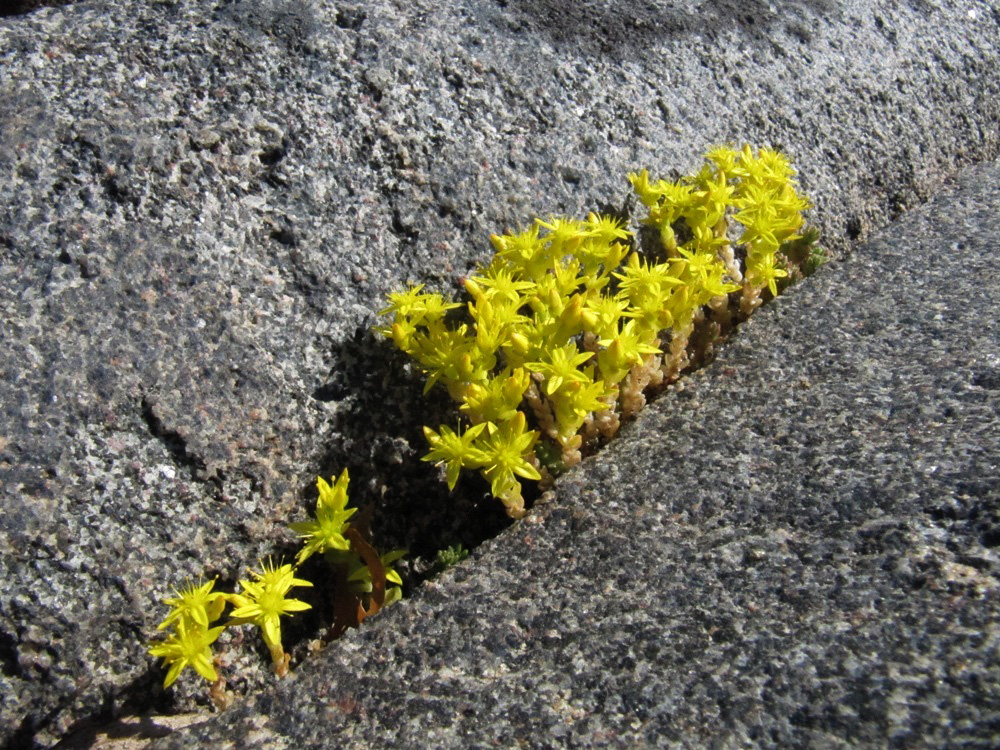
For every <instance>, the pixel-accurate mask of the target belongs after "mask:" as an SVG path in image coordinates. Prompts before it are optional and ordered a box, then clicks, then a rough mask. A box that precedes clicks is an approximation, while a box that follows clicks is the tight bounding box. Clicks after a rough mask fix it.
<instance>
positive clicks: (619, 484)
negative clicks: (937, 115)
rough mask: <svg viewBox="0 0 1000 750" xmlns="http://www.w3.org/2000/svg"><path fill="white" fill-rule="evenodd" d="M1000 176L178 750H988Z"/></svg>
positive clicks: (800, 291) (826, 274)
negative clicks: (472, 551)
mask: <svg viewBox="0 0 1000 750" xmlns="http://www.w3.org/2000/svg"><path fill="white" fill-rule="evenodd" d="M998 216H1000V162H994V163H992V164H989V165H984V166H980V167H978V168H975V169H971V170H969V171H968V172H965V173H963V174H962V175H961V178H960V182H959V185H958V186H957V188H956V189H954V190H948V191H946V192H944V193H942V194H939V195H938V196H936V197H935V198H934V199H932V200H931V202H930V203H929V204H928V205H926V206H924V207H921V208H918V209H915V210H913V211H911V212H908V213H907V214H906V215H905V216H904V217H903V218H902V219H900V220H899V221H897V222H896V223H895V224H893V225H890V226H889V227H888V228H887V229H886V230H885V231H884V232H882V233H879V234H878V235H877V236H876V238H875V239H873V241H871V242H869V243H867V244H865V245H864V246H863V247H862V248H860V249H859V251H858V252H857V253H855V254H854V255H852V256H851V257H850V258H848V259H847V260H844V261H842V262H837V263H835V264H833V265H832V266H828V267H825V268H823V269H822V270H821V271H820V272H819V273H818V274H817V275H816V276H814V277H812V278H810V279H808V280H807V281H806V282H804V283H802V284H801V285H800V286H798V287H796V288H795V289H793V290H792V291H790V292H789V293H787V294H786V295H784V296H782V297H780V298H779V299H778V300H777V301H776V302H774V303H772V304H771V305H770V306H769V307H767V308H766V309H764V310H763V311H761V312H760V313H759V314H758V315H756V316H755V317H754V318H752V319H751V320H750V322H748V323H747V324H746V325H745V326H744V328H743V329H742V330H741V331H740V333H739V334H738V335H737V340H736V341H734V342H733V344H732V345H731V346H730V347H729V348H728V349H727V350H726V351H725V352H724V353H722V354H721V355H720V356H719V358H718V359H717V360H716V361H715V362H714V363H713V364H712V365H710V366H709V367H708V368H707V369H705V370H703V371H701V372H700V373H698V374H697V375H695V376H692V377H690V378H689V379H688V380H686V381H685V382H684V383H683V385H680V386H677V387H674V388H673V389H672V390H670V391H669V392H668V393H667V394H666V395H665V396H664V397H663V398H661V399H660V400H658V401H657V402H656V403H655V404H653V405H652V406H651V407H649V408H648V409H647V410H646V411H645V412H643V413H642V414H641V415H640V416H639V418H638V419H637V421H636V422H635V423H633V424H631V425H630V426H628V427H627V428H626V429H624V430H623V432H622V434H621V435H620V436H619V438H618V439H617V440H616V441H615V442H614V443H613V444H611V445H610V446H609V447H608V448H607V449H606V450H605V451H603V452H602V453H600V454H599V455H597V456H596V457H594V458H593V459H591V460H588V461H586V462H584V463H583V464H582V465H581V466H580V467H579V468H577V469H575V470H574V471H572V472H571V473H569V474H567V475H565V476H564V477H562V478H561V479H560V480H559V481H558V482H557V483H556V487H555V490H554V492H553V493H552V495H551V497H550V498H549V499H548V501H547V502H545V503H543V504H540V505H536V507H535V509H534V511H533V512H532V514H531V515H530V516H529V517H528V518H527V519H526V520H525V521H524V522H523V523H521V524H519V525H517V526H515V527H513V528H511V529H509V530H507V531H505V532H504V533H503V534H501V535H500V536H498V537H497V538H495V539H493V540H492V541H490V542H488V543H485V544H483V545H481V546H480V547H479V548H478V549H477V553H476V556H475V559H473V560H469V561H466V562H464V563H462V564H461V565H460V566H459V567H458V568H457V569H453V570H451V571H449V572H448V573H446V574H445V575H444V576H442V577H441V578H440V579H438V580H436V581H434V582H433V583H431V584H426V585H425V586H424V587H423V588H422V589H421V590H420V591H418V592H417V593H416V594H415V595H414V596H413V597H412V598H411V599H409V600H407V601H406V602H405V603H404V604H403V605H400V606H397V607H394V608H393V609H392V610H389V611H388V612H386V613H385V614H384V615H383V616H380V617H379V619H378V621H377V622H374V623H372V625H371V627H366V628H365V629H364V630H363V631H361V632H357V633H353V634H351V636H349V637H348V638H345V639H344V640H343V641H339V642H337V643H335V644H333V645H332V646H330V647H329V648H328V649H327V650H326V651H324V652H323V653H321V654H320V655H318V656H317V657H316V658H314V659H312V660H310V661H309V662H308V663H306V664H304V665H303V666H302V668H301V669H300V670H299V671H298V672H297V673H296V674H295V675H294V676H293V677H292V678H290V679H288V680H286V681H284V682H283V683H282V684H281V685H280V686H278V687H277V688H276V689H274V690H272V691H269V692H266V693H264V694H262V695H259V696H257V697H255V698H254V699H252V700H250V701H249V702H247V703H245V704H243V705H240V706H238V707H236V708H234V709H231V710H230V711H228V712H226V713H225V714H223V715H222V716H221V717H219V718H217V719H215V720H213V721H210V722H208V723H205V724H201V725H198V726H195V727H192V728H190V729H188V730H185V731H183V732H180V733H178V734H177V735H175V736H173V737H171V738H170V739H168V740H163V741H161V742H159V743H157V744H156V745H155V747H157V748H161V749H166V748H176V749H178V750H179V749H180V748H185V747H195V746H197V747H216V748H232V747H238V748H250V747H267V748H286V747H287V748H294V747H321V746H336V747H350V748H366V747H439V748H469V747H477V748H478V747H483V748H485V747H516V746H519V747H621V748H633V747H697V748H706V747H712V748H743V747H774V748H788V747H844V748H848V747H907V748H918V747H928V748H938V747H979V748H988V747H995V746H996V738H997V733H998V731H1000V625H998V623H1000V554H998V552H997V550H998V547H1000V321H998V319H997V316H996V314H995V311H996V304H995V300H996V299H998V297H1000V280H998V278H997V275H996V274H995V273H993V272H992V270H991V269H992V265H993V257H992V256H993V252H994V250H995V248H996V247H997V246H998V244H1000V219H998Z"/></svg>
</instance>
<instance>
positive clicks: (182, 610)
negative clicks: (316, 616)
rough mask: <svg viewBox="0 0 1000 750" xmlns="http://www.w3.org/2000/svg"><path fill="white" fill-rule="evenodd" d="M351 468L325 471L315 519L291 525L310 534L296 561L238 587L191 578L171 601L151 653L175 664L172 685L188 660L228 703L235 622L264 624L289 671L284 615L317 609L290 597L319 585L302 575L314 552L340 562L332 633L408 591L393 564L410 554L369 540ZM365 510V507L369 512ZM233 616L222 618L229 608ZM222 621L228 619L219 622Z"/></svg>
mask: <svg viewBox="0 0 1000 750" xmlns="http://www.w3.org/2000/svg"><path fill="white" fill-rule="evenodd" d="M349 481H350V478H349V476H348V473H347V469H344V471H343V472H341V474H340V476H339V477H338V478H337V479H336V480H335V481H334V482H333V484H330V483H328V482H327V481H326V480H324V479H323V478H322V477H319V478H318V479H317V481H316V487H317V489H318V490H319V497H318V499H317V500H316V511H315V518H314V519H313V520H310V521H301V522H298V523H293V524H291V529H292V530H293V531H294V532H295V533H296V534H298V536H299V537H300V538H301V539H302V542H303V545H302V549H301V550H299V553H298V555H297V556H296V560H295V564H291V563H284V564H275V563H274V562H272V561H271V560H270V559H269V560H267V561H266V562H263V561H262V562H261V569H260V571H259V572H258V571H255V570H251V571H250V577H249V578H247V579H243V580H241V581H240V582H239V586H240V590H239V591H238V592H236V593H224V592H221V591H215V590H214V589H215V579H213V580H211V581H208V582H207V583H199V584H194V583H189V584H187V585H186V586H184V587H182V588H181V589H180V590H179V591H176V592H175V595H174V596H173V597H168V598H166V599H164V600H163V603H164V604H166V605H167V606H169V607H170V612H169V613H168V614H167V617H166V618H165V619H164V620H163V622H161V623H160V624H159V626H158V628H157V629H158V630H165V629H169V631H170V632H169V634H168V636H167V639H166V640H165V641H160V642H155V643H152V644H151V645H150V648H149V653H150V654H151V655H152V656H154V657H157V658H160V659H163V663H164V666H166V667H167V675H166V678H165V679H164V683H163V684H164V687H170V686H171V685H172V684H173V683H174V682H175V681H176V680H177V678H178V677H179V676H180V674H181V672H182V671H183V670H184V669H185V668H186V667H191V668H192V669H193V670H194V671H195V672H196V673H197V674H199V675H200V676H201V677H203V678H205V679H206V680H208V681H209V682H212V683H213V687H212V692H211V697H212V699H213V701H214V702H215V703H216V704H217V705H218V706H220V707H225V706H226V705H227V704H228V697H227V696H226V695H225V690H224V688H225V682H224V681H223V680H222V679H221V677H220V676H219V673H218V671H217V665H216V659H215V655H214V654H213V651H212V646H213V644H214V643H215V641H216V640H217V639H218V638H219V636H220V635H221V634H222V633H223V631H225V630H226V629H227V628H231V627H238V626H242V625H252V626H256V627H258V628H259V629H260V631H261V635H262V637H263V639H264V643H265V645H266V646H267V648H268V651H269V652H270V654H271V662H272V666H273V668H274V672H275V674H276V675H277V676H279V677H283V676H285V675H286V674H287V672H288V664H289V655H288V654H287V653H286V652H285V650H284V648H283V647H282V644H281V618H282V617H284V616H286V615H291V614H294V613H296V612H302V611H304V610H307V609H310V608H311V606H312V605H310V604H307V603H306V602H304V601H301V600H299V599H296V598H294V597H293V596H290V593H291V591H292V589H295V588H300V587H301V588H308V587H312V583H310V582H309V581H306V580H304V579H301V578H297V577H296V575H297V572H298V568H299V566H300V565H301V564H302V563H303V562H305V561H306V560H307V559H309V558H310V557H312V556H313V555H322V556H324V557H325V558H326V559H327V561H328V562H329V563H330V564H331V565H332V567H333V570H334V575H335V580H336V586H335V588H334V592H335V593H334V596H335V599H334V602H333V610H334V622H333V624H332V625H331V627H330V630H329V631H328V634H327V638H328V639H331V638H334V637H337V636H339V635H341V634H342V633H343V632H344V631H345V630H347V629H348V628H350V627H355V626H357V625H359V624H360V623H361V621H362V620H364V619H365V618H366V617H369V616H371V615H373V614H375V613H376V612H377V611H378V610H379V609H381V608H382V607H384V606H386V605H388V604H391V603H392V602H394V601H396V600H398V599H400V598H401V596H402V584H403V581H402V578H401V577H400V575H399V573H398V572H396V570H395V569H394V568H393V563H395V562H396V561H397V560H399V559H400V558H401V557H402V556H403V555H404V554H406V553H405V551H404V550H393V551H392V552H389V553H387V554H384V555H378V554H377V553H376V552H375V549H374V548H373V547H372V546H371V543H370V542H369V541H368V530H367V524H365V523H363V522H360V523H359V522H357V519H356V518H355V520H354V522H352V521H351V519H352V518H354V516H355V513H356V512H357V508H348V507H347V503H348V496H347V487H348V483H349ZM362 515H364V514H362ZM227 606H228V607H230V611H229V619H228V620H226V621H224V622H223V621H222V615H223V613H224V611H225V609H226V607H227ZM219 623H221V624H219Z"/></svg>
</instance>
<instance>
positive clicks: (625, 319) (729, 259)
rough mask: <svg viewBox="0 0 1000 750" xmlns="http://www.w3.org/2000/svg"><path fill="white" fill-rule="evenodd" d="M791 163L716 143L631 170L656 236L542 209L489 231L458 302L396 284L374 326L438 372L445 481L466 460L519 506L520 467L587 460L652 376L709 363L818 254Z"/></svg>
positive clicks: (540, 471)
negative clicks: (456, 417) (682, 174)
mask: <svg viewBox="0 0 1000 750" xmlns="http://www.w3.org/2000/svg"><path fill="white" fill-rule="evenodd" d="M793 175H794V170H793V169H792V168H791V167H790V166H789V164H788V161H787V160H786V159H785V157H784V156H782V155H781V154H779V153H778V152H775V151H767V150H761V151H759V152H758V153H757V154H754V153H753V152H752V151H751V149H750V147H749V146H747V147H744V148H743V149H742V150H740V151H736V150H733V149H728V148H719V149H715V150H713V151H711V152H709V153H708V155H707V160H706V163H705V166H704V167H703V168H702V169H701V170H700V171H699V172H698V173H697V174H695V175H692V176H689V177H686V178H682V179H680V180H677V181H674V182H669V181H665V180H658V181H655V182H651V181H650V179H649V175H648V173H647V172H646V171H645V170H643V171H642V172H640V173H638V174H632V175H630V176H629V179H630V181H631V183H632V185H633V188H634V190H635V192H636V194H637V196H638V198H639V200H640V201H641V202H642V203H643V204H644V205H645V206H646V208H647V209H648V215H647V217H646V218H645V219H644V221H643V223H644V224H645V225H646V226H648V227H650V228H652V230H653V231H654V232H655V234H656V235H657V237H658V241H656V242H655V247H652V248H645V247H644V248H643V250H644V251H640V250H638V249H636V243H635V241H634V235H633V234H632V232H630V231H629V230H628V228H627V226H626V225H625V222H624V221H622V220H620V219H618V218H616V217H613V216H599V215H596V214H593V213H592V214H590V215H589V216H588V217H587V218H586V219H584V220H577V219H566V218H551V219H549V220H548V221H542V220H540V219H539V220H536V221H535V223H534V224H533V225H532V226H531V227H529V228H528V229H527V230H525V231H523V232H520V233H510V234H506V235H503V236H498V235H493V237H492V238H491V240H492V243H493V247H494V249H495V250H496V254H495V255H494V257H493V260H492V262H491V263H490V265H489V266H488V267H486V268H484V269H481V270H480V271H479V272H478V273H477V274H475V275H473V276H472V277H470V278H468V279H466V280H465V282H464V285H465V291H466V292H467V293H468V300H467V302H466V304H465V305H462V304H460V303H458V302H450V301H447V300H446V299H445V298H444V297H442V296H441V295H440V294H436V293H433V292H426V291H424V288H423V285H417V286H413V287H411V288H410V289H408V290H406V291H402V292H396V293H393V294H390V295H389V306H388V307H387V308H386V309H384V310H382V311H381V313H380V314H381V315H384V316H391V319H390V320H389V321H388V322H386V323H385V324H384V325H381V326H379V327H377V328H376V330H377V331H378V332H379V333H381V334H382V335H384V336H385V337H387V338H389V339H391V340H392V341H393V342H394V343H395V344H396V346H398V347H399V348H400V349H402V350H403V351H405V352H406V353H408V354H409V355H410V356H412V357H413V358H414V359H415V360H416V361H417V363H418V364H419V366H420V367H421V368H422V369H423V371H424V372H425V373H426V374H427V376H428V377H427V385H426V388H427V389H428V390H429V389H430V388H432V387H433V386H434V384H436V383H439V382H440V383H443V384H444V385H445V386H446V387H447V388H448V391H449V393H450V394H451V396H452V398H453V399H454V400H455V401H456V402H457V403H458V408H459V411H460V412H461V415H462V417H463V418H464V419H462V421H463V422H464V427H463V426H461V425H459V426H458V427H457V429H454V430H453V429H452V428H450V427H448V426H441V427H440V428H439V429H438V430H433V429H431V428H429V427H425V428H424V432H425V434H426V437H427V440H428V443H429V444H430V447H431V451H430V453H428V454H427V455H426V456H425V457H424V459H425V460H427V461H432V462H435V463H437V464H439V465H441V466H443V467H444V469H445V475H446V477H447V482H448V486H449V488H450V489H451V488H454V486H455V483H456V482H457V481H458V477H459V474H460V471H461V470H462V469H476V470H479V471H480V472H481V473H482V474H483V476H484V477H485V478H486V479H487V480H488V481H489V482H490V486H491V489H492V492H493V495H494V496H495V497H497V498H498V499H500V500H501V501H502V502H503V503H504V505H505V506H506V509H507V512H508V514H510V515H511V516H513V517H520V516H521V515H523V513H524V498H523V492H522V487H521V480H522V479H532V480H539V479H542V480H546V481H548V480H549V479H550V477H551V476H552V474H553V473H554V472H558V471H560V470H562V469H564V468H565V467H567V466H570V465H573V464H575V463H577V462H578V461H580V459H581V458H582V455H583V454H584V453H585V452H588V451H591V450H593V449H594V448H596V446H597V445H598V444H599V443H600V442H601V441H602V440H605V439H607V438H610V437H611V436H613V435H614V434H615V432H616V431H617V430H618V427H619V425H620V422H621V419H622V418H625V417H629V416H631V415H632V414H634V413H635V412H636V411H638V410H639V409H641V408H642V407H643V406H644V404H645V393H646V392H647V391H648V390H649V389H650V388H654V387H656V386H659V385H661V384H663V383H668V382H671V381H673V380H675V379H676V378H677V377H678V376H679V374H680V373H681V371H682V370H684V369H685V368H687V367H689V366H691V365H693V364H696V363H700V362H702V361H704V359H705V358H706V357H707V356H708V354H709V353H710V352H711V349H712V347H713V345H714V344H715V343H716V342H718V341H719V340H721V338H722V337H723V336H724V335H725V334H726V333H728V331H729V330H730V329H731V328H732V326H733V325H734V324H735V323H736V322H738V320H739V319H742V318H744V317H746V316H747V315H749V314H750V313H751V312H753V310H754V309H755V308H756V307H757V306H759V305H760V304H761V302H762V301H763V300H764V299H765V298H766V297H768V296H774V295H777V294H778V293H779V291H780V289H781V287H782V286H783V285H784V284H786V283H787V282H788V281H789V280H790V276H791V275H792V274H793V273H795V274H797V275H801V274H802V269H801V268H800V267H799V266H800V264H801V261H802V260H803V259H805V258H811V257H814V255H813V254H811V253H810V252H805V254H803V253H802V252H800V251H801V250H802V245H803V243H805V244H806V245H808V246H809V247H811V246H812V243H814V242H815V240H816V237H817V235H816V234H815V233H810V234H808V235H807V234H806V233H805V232H804V231H803V218H802V211H803V210H804V209H805V208H807V207H808V202H807V201H806V200H805V199H804V198H803V197H801V196H800V195H799V193H798V192H797V190H796V186H795V182H794V180H793ZM740 228H742V231H739V229H740ZM793 247H794V248H795V249H796V252H795V253H792V252H790V249H791V248H793ZM809 247H807V248H806V250H808V249H809ZM463 307H464V311H465V312H466V313H467V315H462V314H461V308H463Z"/></svg>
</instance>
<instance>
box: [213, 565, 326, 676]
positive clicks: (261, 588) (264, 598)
mask: <svg viewBox="0 0 1000 750" xmlns="http://www.w3.org/2000/svg"><path fill="white" fill-rule="evenodd" d="M250 574H251V575H252V576H253V577H254V578H256V579H257V580H255V581H246V580H244V581H240V586H241V587H242V588H243V591H242V592H241V593H239V594H233V595H231V597H230V600H231V601H232V602H233V603H234V604H235V605H236V609H235V610H233V618H235V619H236V620H242V621H244V622H252V623H253V624H254V625H257V626H258V627H260V629H261V632H262V633H263V634H264V642H265V643H266V644H267V646H268V648H270V649H271V655H272V656H274V654H275V651H276V650H277V651H278V652H279V653H280V650H281V622H280V620H279V618H280V617H281V616H282V615H287V614H290V613H292V612H302V611H303V610H306V609H311V608H312V607H311V605H309V604H306V603H305V602H302V601H299V600H298V599H287V598H285V595H286V594H287V593H288V592H289V591H290V590H291V589H293V588H295V587H296V586H312V584H311V583H309V581H303V580H302V579H300V578H296V577H295V569H294V568H293V567H292V566H291V565H288V564H286V565H282V566H280V567H275V566H274V564H273V563H272V562H271V561H270V560H269V561H268V562H267V563H264V562H261V572H260V573H258V572H256V571H254V570H251V571H250ZM232 624H238V623H232Z"/></svg>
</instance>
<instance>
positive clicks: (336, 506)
mask: <svg viewBox="0 0 1000 750" xmlns="http://www.w3.org/2000/svg"><path fill="white" fill-rule="evenodd" d="M349 481H350V477H349V476H348V474H347V469H344V470H343V471H342V472H341V473H340V477H339V478H338V479H337V481H336V482H335V483H334V485H333V486H332V487H331V486H330V485H329V484H327V482H326V481H325V480H324V479H323V477H319V478H317V480H316V487H317V488H318V489H319V499H318V500H317V501H316V520H315V521H299V522H298V523H293V524H291V525H290V528H291V529H292V531H294V532H295V533H296V534H298V535H299V536H300V537H302V538H303V539H305V540H306V543H305V546H304V547H303V548H302V549H301V550H300V551H299V554H298V556H297V557H296V560H297V561H298V564H299V565H301V564H302V563H303V562H305V561H306V560H308V559H309V558H310V557H312V556H313V555H314V554H317V553H321V552H327V551H329V550H347V549H350V546H351V544H350V542H348V541H347V539H345V538H344V532H345V531H347V529H348V526H349V524H348V523H347V520H348V519H349V518H350V517H351V516H353V515H354V514H355V513H356V512H357V508H350V509H347V508H346V506H347V484H348V482H349Z"/></svg>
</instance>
